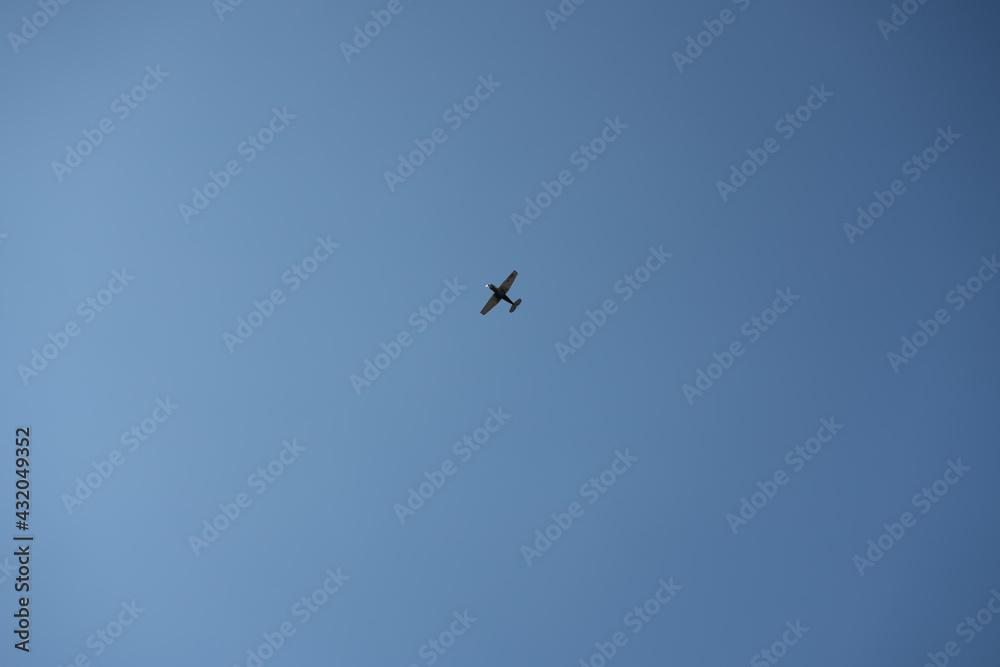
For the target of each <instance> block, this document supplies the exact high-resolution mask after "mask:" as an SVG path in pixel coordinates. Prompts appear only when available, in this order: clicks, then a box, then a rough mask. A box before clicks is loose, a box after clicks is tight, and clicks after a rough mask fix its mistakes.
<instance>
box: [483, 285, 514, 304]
mask: <svg viewBox="0 0 1000 667" xmlns="http://www.w3.org/2000/svg"><path fill="white" fill-rule="evenodd" d="M487 287H489V288H490V289H491V290H493V293H494V294H495V295H496V296H497V298H498V299H502V300H504V301H506V302H507V303H509V304H510V305H512V306H513V305H514V302H513V301H511V300H510V299H508V298H507V292H506V291H501V290H500V288H499V287H497V286H496V285H494V284H492V283H490V284H489V285H487Z"/></svg>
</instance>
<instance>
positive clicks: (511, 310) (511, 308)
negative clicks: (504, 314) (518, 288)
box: [510, 299, 521, 313]
mask: <svg viewBox="0 0 1000 667" xmlns="http://www.w3.org/2000/svg"><path fill="white" fill-rule="evenodd" d="M520 305H521V300H520V299H518V300H517V301H515V302H514V305H513V306H511V307H510V312H512V313H513V312H514V311H515V310H517V307H518V306H520Z"/></svg>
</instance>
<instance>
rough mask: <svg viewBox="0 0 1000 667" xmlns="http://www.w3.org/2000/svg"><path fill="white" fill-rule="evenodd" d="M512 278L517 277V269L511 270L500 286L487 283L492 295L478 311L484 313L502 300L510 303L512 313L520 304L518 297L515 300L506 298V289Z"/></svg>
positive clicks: (512, 280) (512, 281)
mask: <svg viewBox="0 0 1000 667" xmlns="http://www.w3.org/2000/svg"><path fill="white" fill-rule="evenodd" d="M514 278H517V271H511V272H510V275H509V276H507V280H505V281H503V284H502V285H500V287H495V286H494V285H492V284H490V285H487V287H489V288H490V289H491V290H493V296H491V297H490V300H489V301H487V302H486V305H485V306H483V309H482V310H481V311H479V312H480V313H482V314H483V315H485V314H486V313H488V312H490V309H491V308H493V306H495V305H497V304H498V303H500V301H501V300H503V301H506V302H507V303H509V304H510V312H512V313H513V312H514V311H515V310H516V309H517V307H518V306H520V305H521V300H520V299H518V300H517V301H511V300H510V299H508V298H507V290H509V289H510V286H511V285H513V284H514Z"/></svg>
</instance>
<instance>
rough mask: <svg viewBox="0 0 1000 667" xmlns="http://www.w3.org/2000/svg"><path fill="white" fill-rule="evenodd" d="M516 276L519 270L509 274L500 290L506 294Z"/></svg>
mask: <svg viewBox="0 0 1000 667" xmlns="http://www.w3.org/2000/svg"><path fill="white" fill-rule="evenodd" d="M514 278H517V271H511V272H510V275H509V276H507V280H505V281H503V285H501V286H500V291H501V292H503V293H504V294H506V293H507V290H509V289H510V286H511V285H513V284H514Z"/></svg>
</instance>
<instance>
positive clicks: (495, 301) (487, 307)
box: [479, 294, 500, 315]
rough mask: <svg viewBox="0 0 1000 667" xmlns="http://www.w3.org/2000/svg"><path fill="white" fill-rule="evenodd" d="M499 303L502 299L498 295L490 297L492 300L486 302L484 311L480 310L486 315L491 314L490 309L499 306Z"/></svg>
mask: <svg viewBox="0 0 1000 667" xmlns="http://www.w3.org/2000/svg"><path fill="white" fill-rule="evenodd" d="M498 303H500V299H499V298H497V295H496V294H494V295H493V296H491V297H490V300H489V301H487V302H486V305H485V306H483V309H482V310H480V311H479V312H480V313H482V314H483V315H485V314H486V313H488V312H490V309H491V308H492V307H493V306H495V305H497V304H498Z"/></svg>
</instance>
